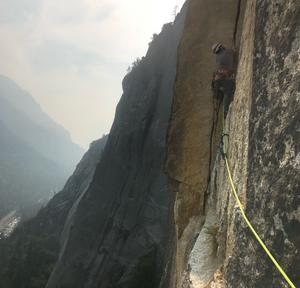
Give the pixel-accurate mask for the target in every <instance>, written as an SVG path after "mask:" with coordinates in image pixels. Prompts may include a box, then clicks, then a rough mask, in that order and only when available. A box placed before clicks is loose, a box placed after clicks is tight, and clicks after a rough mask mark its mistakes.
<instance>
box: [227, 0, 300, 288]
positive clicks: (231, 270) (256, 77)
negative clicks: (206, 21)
mask: <svg viewBox="0 0 300 288" xmlns="http://www.w3.org/2000/svg"><path fill="white" fill-rule="evenodd" d="M254 43H255V46H254V53H253V60H252V61H253V85H252V90H253V91H252V98H251V111H250V123H249V144H248V146H249V150H248V168H247V170H248V173H247V174H248V175H247V176H248V180H247V186H246V190H244V191H245V194H244V195H243V196H244V198H245V201H244V203H245V205H246V209H247V213H248V215H249V218H250V219H251V221H252V223H253V225H254V227H255V228H256V229H257V231H258V233H259V234H260V235H261V237H262V238H263V240H264V241H265V243H266V244H267V246H268V247H269V249H270V250H271V252H272V253H273V255H274V256H275V258H276V259H277V260H278V262H279V263H280V264H281V265H282V267H283V268H284V269H285V271H286V272H287V274H288V275H289V276H290V278H291V279H292V280H293V281H294V284H295V285H296V286H297V287H299V285H300V278H299V275H300V268H299V267H300V266H299V263H300V254H299V251H300V236H299V235H300V232H299V231H300V214H299V209H300V197H299V196H300V194H299V193H300V184H299V172H300V161H299V159H300V146H299V145H300V88H299V83H300V48H299V47H300V3H299V1H290V0H284V1H273V0H272V1H270V0H264V1H261V0H258V1H257V7H256V18H255V36H254ZM235 224H236V225H237V228H236V231H235V233H234V235H233V237H234V238H235V242H236V243H235V245H234V248H233V251H232V252H233V253H232V255H231V256H232V257H231V260H230V261H229V264H228V267H227V271H226V278H227V282H228V287H289V286H288V285H287V283H286V282H285V281H284V279H283V277H282V276H281V274H280V273H279V272H278V270H277V269H276V268H275V267H274V265H273V264H272V262H271V261H270V260H269V259H268V257H267V256H266V255H265V252H264V251H263V250H262V249H261V248H260V247H259V245H258V244H257V242H256V240H254V238H253V236H252V235H251V234H250V233H248V232H247V229H246V228H244V227H243V226H244V225H243V224H242V223H241V220H238V221H236V223H235ZM239 231H245V232H244V233H243V234H242V233H241V232H239Z"/></svg>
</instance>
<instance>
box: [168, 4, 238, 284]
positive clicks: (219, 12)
mask: <svg viewBox="0 0 300 288" xmlns="http://www.w3.org/2000/svg"><path fill="white" fill-rule="evenodd" d="M239 4H240V2H239V1H237V0H229V1H221V0H218V1H213V2H212V1H209V0H191V1H190V2H189V9H188V14H187V20H186V25H185V29H184V32H183V36H182V39H181V45H180V48H179V52H178V67H177V68H178V69H177V79H176V83H175V95H174V100H173V110H172V117H171V123H170V130H169V139H168V159H167V169H168V173H169V176H170V179H171V181H172V183H173V184H172V187H173V191H174V192H175V193H176V195H177V196H176V201H175V206H174V214H175V215H174V218H175V226H176V239H175V242H176V252H175V254H176V260H175V261H174V262H175V264H174V271H173V275H174V277H175V279H173V281H174V283H173V285H175V286H174V287H181V283H182V279H183V270H184V267H185V265H186V261H187V257H188V253H189V251H190V249H191V248H192V245H193V241H194V238H195V234H196V233H197V232H198V231H199V229H200V227H201V226H202V223H203V221H204V218H205V217H204V216H205V198H206V194H207V191H208V183H209V177H210V170H211V167H210V166H211V160H212V158H213V157H214V155H213V154H215V151H216V146H215V143H214V140H213V129H214V117H213V115H214V113H213V102H212V95H211V90H210V89H211V88H210V85H211V77H212V72H213V69H214V65H215V64H214V57H213V55H212V53H211V46H212V45H213V44H214V43H215V42H222V43H224V44H225V45H226V46H228V47H231V46H232V44H233V40H234V34H235V28H236V20H237V15H238V8H239V7H240V5H239Z"/></svg>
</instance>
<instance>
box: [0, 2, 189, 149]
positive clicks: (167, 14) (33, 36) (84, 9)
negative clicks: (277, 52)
mask: <svg viewBox="0 0 300 288" xmlns="http://www.w3.org/2000/svg"><path fill="white" fill-rule="evenodd" d="M183 2H184V0H149V1H143V0H0V39H1V44H0V74H2V75H5V76H8V77H10V78H11V79H13V80H14V81H16V82H17V83H18V84H19V85H20V86H21V87H23V88H25V89H26V90H27V91H29V92H30V93H31V94H32V95H33V96H34V97H35V98H36V100H37V101H38V102H39V103H40V104H41V106H42V107H43V109H44V110H45V111H46V112H47V113H48V114H49V115H50V116H51V117H52V118H53V119H55V120H56V121H57V122H58V123H61V124H62V125H63V126H64V127H65V128H67V129H68V130H69V131H70V133H71V136H72V139H73V140H74V141H75V142H77V143H79V144H80V145H81V146H83V147H85V148H87V147H88V144H89V143H90V142H91V141H92V140H95V139H97V138H99V137H100V136H101V135H102V134H103V133H107V132H108V131H109V129H110V126H111V124H112V121H113V117H114V113H115V107H116V104H117V102H118V100H119V98H120V96H121V94H122V89H121V81H122V78H123V77H124V75H125V73H126V69H127V67H128V66H129V65H130V63H132V62H133V61H134V60H135V59H136V58H137V57H141V56H143V55H145V53H146V51H147V48H148V43H149V41H150V38H151V36H152V34H153V33H158V32H159V31H160V30H161V27H162V25H163V24H164V23H166V22H170V21H172V20H173V18H174V16H173V15H172V14H173V9H174V7H175V6H176V5H178V6H179V7H180V8H181V6H182V4H183Z"/></svg>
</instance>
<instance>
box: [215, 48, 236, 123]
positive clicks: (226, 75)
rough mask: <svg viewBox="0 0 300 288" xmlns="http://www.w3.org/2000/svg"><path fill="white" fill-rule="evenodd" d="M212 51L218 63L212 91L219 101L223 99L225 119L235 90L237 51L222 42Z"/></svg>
mask: <svg viewBox="0 0 300 288" xmlns="http://www.w3.org/2000/svg"><path fill="white" fill-rule="evenodd" d="M212 51H213V53H214V54H215V55H216V64H217V67H216V70H215V72H214V74H213V79H212V91H213V95H214V98H215V100H216V101H217V103H219V104H220V103H222V101H223V106H224V119H225V118H226V116H227V113H228V109H229V105H230V103H231V102H232V100H233V95H234V91H235V76H234V71H235V52H234V50H232V49H229V48H226V47H225V46H224V45H223V44H221V43H216V44H214V45H213V46H212ZM218 106H219V105H218Z"/></svg>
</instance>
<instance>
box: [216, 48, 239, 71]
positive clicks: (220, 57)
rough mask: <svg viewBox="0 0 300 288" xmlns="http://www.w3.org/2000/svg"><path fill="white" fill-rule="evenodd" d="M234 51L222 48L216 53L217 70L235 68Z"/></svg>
mask: <svg viewBox="0 0 300 288" xmlns="http://www.w3.org/2000/svg"><path fill="white" fill-rule="evenodd" d="M234 58H235V57H234V51H233V50H232V49H223V50H221V51H220V52H219V53H218V54H216V62H217V69H216V70H217V71H218V70H229V71H232V72H233V71H234V70H235V63H234Z"/></svg>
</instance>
